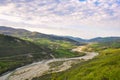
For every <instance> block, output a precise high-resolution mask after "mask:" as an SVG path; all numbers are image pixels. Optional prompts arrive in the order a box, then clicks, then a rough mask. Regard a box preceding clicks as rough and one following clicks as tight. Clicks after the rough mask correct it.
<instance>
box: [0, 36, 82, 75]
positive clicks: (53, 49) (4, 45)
mask: <svg viewBox="0 0 120 80" xmlns="http://www.w3.org/2000/svg"><path fill="white" fill-rule="evenodd" d="M0 44H1V45H0V74H2V73H3V72H6V71H8V70H12V69H14V68H17V67H20V66H23V65H26V64H29V63H32V62H34V61H39V60H42V59H49V58H52V57H51V56H50V55H49V54H53V55H54V56H55V57H75V56H82V55H84V53H81V54H80V53H74V52H71V49H72V48H74V47H75V45H74V44H72V43H70V42H69V41H64V40H63V41H61V40H56V41H51V40H49V39H46V38H45V39H44V38H41V39H40V38H38V39H30V38H28V39H26V40H24V39H19V38H16V37H11V36H6V35H0ZM31 56H32V57H31Z"/></svg>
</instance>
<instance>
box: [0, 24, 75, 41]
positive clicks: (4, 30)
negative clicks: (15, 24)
mask: <svg viewBox="0 0 120 80" xmlns="http://www.w3.org/2000/svg"><path fill="white" fill-rule="evenodd" d="M0 34H6V35H11V36H16V37H27V38H47V39H49V40H53V41H54V40H65V41H70V42H76V41H75V40H73V39H70V38H66V37H61V36H55V35H47V34H43V33H39V32H30V31H28V30H25V29H15V28H11V27H5V26H0Z"/></svg>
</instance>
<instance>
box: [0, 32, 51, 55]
mask: <svg viewBox="0 0 120 80" xmlns="http://www.w3.org/2000/svg"><path fill="white" fill-rule="evenodd" d="M47 50H48V52H49V51H50V50H49V49H47ZM47 50H46V49H45V48H44V47H42V46H38V45H35V44H33V43H32V42H29V41H25V40H22V39H19V38H16V37H11V36H7V35H2V34H0V57H5V56H13V55H14V56H15V55H22V54H34V53H39V54H42V52H44V51H46V52H47ZM3 53H4V54H3Z"/></svg>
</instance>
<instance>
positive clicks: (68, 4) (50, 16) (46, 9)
mask: <svg viewBox="0 0 120 80" xmlns="http://www.w3.org/2000/svg"><path fill="white" fill-rule="evenodd" d="M119 9H120V6H119V4H118V3H116V0H109V1H108V0H86V1H83V2H80V1H79V0H49V1H48V0H26V1H25V0H22V1H19V2H18V0H14V1H12V0H6V2H4V5H1V6H0V19H1V20H3V21H1V22H0V24H3V25H6V23H7V24H9V25H14V26H16V27H17V26H20V24H21V25H22V27H26V26H27V25H28V26H29V27H30V26H31V27H32V26H34V27H33V28H38V27H40V28H42V29H54V31H52V32H53V33H58V32H56V31H55V29H61V28H64V29H66V28H67V29H69V30H66V31H67V32H66V34H68V33H69V34H70V32H71V31H70V30H72V28H74V27H75V26H79V27H77V28H78V29H79V30H80V29H81V28H82V27H83V26H84V27H86V28H87V27H91V28H93V27H94V28H99V27H108V28H109V27H116V28H119V29H120V27H119V25H120V10H119ZM5 22H6V23H5ZM16 23H17V24H16ZM18 23H19V25H18ZM23 24H24V25H23ZM29 27H28V28H29ZM36 30H39V29H36ZM62 30H63V29H62ZM76 31H77V29H75V30H74V32H76ZM87 31H89V30H87ZM42 32H46V33H47V31H45V30H43V31H42ZM49 33H50V32H49ZM79 33H80V32H79V31H78V34H75V35H79ZM59 34H60V33H59ZM80 34H81V35H83V34H82V33H80ZM70 35H71V34H70ZM84 35H85V34H84ZM79 36H80V35H79Z"/></svg>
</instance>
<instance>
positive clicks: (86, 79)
mask: <svg viewBox="0 0 120 80" xmlns="http://www.w3.org/2000/svg"><path fill="white" fill-rule="evenodd" d="M115 43H116V44H120V42H111V43H110V44H103V43H97V44H96V43H95V44H91V45H89V47H88V48H92V51H97V52H99V56H97V57H96V58H94V59H92V60H90V61H86V62H82V63H80V64H77V65H74V66H73V67H72V68H71V69H69V70H67V71H64V72H60V73H54V74H48V75H44V76H41V77H38V78H34V79H33V80H51V79H56V80H119V79H120V76H119V75H120V68H119V66H120V55H119V53H120V45H114V44H115ZM94 45H97V46H96V47H95V46H94ZM99 45H100V46H99ZM111 45H114V46H111ZM93 46H94V47H93ZM102 47H107V48H102Z"/></svg>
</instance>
